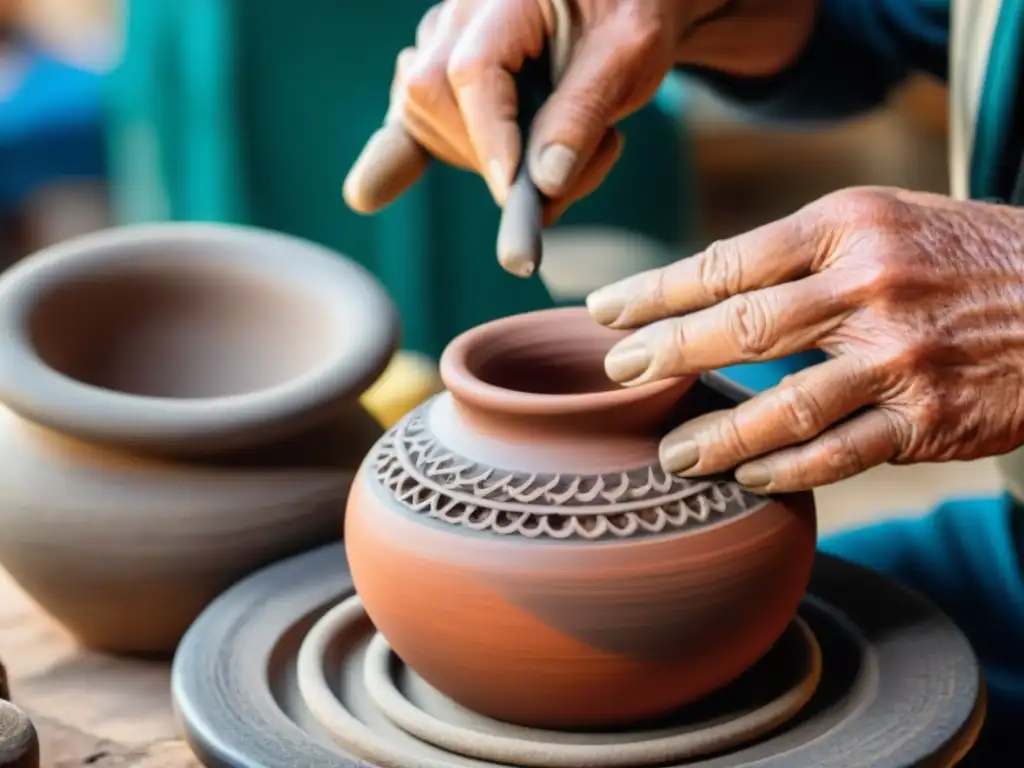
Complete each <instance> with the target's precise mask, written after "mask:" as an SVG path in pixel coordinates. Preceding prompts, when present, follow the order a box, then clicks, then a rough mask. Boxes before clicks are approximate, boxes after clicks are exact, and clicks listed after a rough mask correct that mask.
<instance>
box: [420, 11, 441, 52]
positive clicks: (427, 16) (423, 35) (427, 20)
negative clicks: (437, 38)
mask: <svg viewBox="0 0 1024 768" xmlns="http://www.w3.org/2000/svg"><path fill="white" fill-rule="evenodd" d="M443 9H444V3H438V4H437V5H432V6H430V8H428V9H427V12H426V13H424V14H423V17H422V18H421V19H420V23H419V24H417V25H416V45H419V46H422V45H424V44H426V43H427V42H429V40H430V38H431V37H433V34H434V31H435V30H436V29H437V25H438V22H439V20H440V16H441V12H442V11H443Z"/></svg>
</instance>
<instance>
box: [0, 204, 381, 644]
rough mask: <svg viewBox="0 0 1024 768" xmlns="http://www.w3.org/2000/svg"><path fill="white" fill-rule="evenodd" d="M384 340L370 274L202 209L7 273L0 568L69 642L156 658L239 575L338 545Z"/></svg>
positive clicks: (1, 315) (1, 339)
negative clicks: (207, 217)
mask: <svg viewBox="0 0 1024 768" xmlns="http://www.w3.org/2000/svg"><path fill="white" fill-rule="evenodd" d="M396 336H397V325H396V315H395V312H394V309H393V307H392V304H391V302H390V300H389V299H388V297H387V296H386V294H385V293H384V291H383V290H382V289H381V287H380V286H379V285H378V284H377V282H376V281H375V280H374V279H373V278H372V277H371V276H370V275H369V274H368V273H367V272H365V271H364V270H363V269H362V268H360V267H358V266H356V265H355V264H353V263H351V262H349V261H347V260H345V259H342V258H341V257H339V256H337V255H336V254H334V253H332V252H330V251H328V250H325V249H323V248H320V247H319V246H316V245H313V244H312V243H308V242H304V241H301V240H297V239H294V238H291V237H286V236H283V235H278V234H273V233H269V232H263V231H259V230H253V229H245V228H236V227H230V226H220V225H209V224H167V225H156V226H142V227H127V228H123V229H116V230H112V231H109V232H103V233H98V234H95V235H89V236H86V237H82V238H80V239H77V240H73V241H69V242H67V243H65V244H63V245H59V246H56V247H53V248H50V249H48V250H45V251H43V252H40V253H39V254H38V255H36V256H33V257H31V258H29V259H27V260H26V261H24V262H22V263H21V264H19V265H17V266H16V267H14V268H13V269H11V270H10V271H8V272H7V273H6V274H5V275H4V276H3V277H2V278H0V403H2V406H3V407H0V453H2V455H3V457H4V458H3V461H2V462H0V564H2V565H3V567H5V568H6V569H7V570H8V571H9V572H10V574H11V575H12V576H13V577H14V578H15V579H16V580H17V581H18V582H19V583H20V584H21V586H22V587H23V588H24V589H25V590H26V591H27V592H28V593H29V594H30V595H31V596H32V597H33V598H34V599H35V600H36V601H37V602H38V603H39V604H40V605H41V606H42V607H43V608H44V609H46V610H47V611H48V612H50V613H51V614H52V615H53V616H55V617H56V618H57V619H58V620H59V621H60V622H62V623H63V624H64V626H65V627H67V628H68V629H69V630H70V631H71V632H72V633H73V634H74V635H75V636H76V637H77V638H78V639H79V640H80V641H81V642H82V643H84V644H86V645H88V646H91V647H93V648H97V649H102V650H106V651H122V652H128V651H130V652H155V653H161V652H167V651H170V650H172V649H173V648H174V647H175V645H176V644H177V641H178V639H179V638H180V636H181V635H182V633H183V632H184V630H185V629H186V628H187V627H188V625H189V624H190V623H191V622H192V620H193V619H194V618H195V616H196V615H197V614H198V613H199V612H200V611H201V610H202V608H203V607H205V605H206V604H207V603H208V602H209V601H210V600H211V599H212V598H213V597H215V596H216V595H217V594H219V593H220V592H221V591H222V590H223V589H224V588H226V587H227V586H229V585H230V584H232V583H233V582H234V581H236V580H237V579H239V578H240V577H242V576H245V575H247V574H248V573H249V572H251V571H253V570H256V569H258V568H260V567H262V566H264V565H266V564H268V563H270V562H273V561H275V560H277V559H279V558H282V557H285V556H287V555H290V554H293V553H296V552H300V551H304V550H306V549H308V548H311V547H313V546H318V545H320V544H323V543H326V542H329V541H331V540H332V539H336V538H337V536H338V535H339V533H340V531H339V529H338V520H339V518H340V516H341V515H342V514H343V510H344V505H345V501H346V499H347V496H348V489H349V486H350V484H351V478H352V476H353V475H354V472H355V469H356V467H357V466H358V464H359V461H360V460H361V459H362V457H363V455H364V454H365V452H366V450H367V449H368V448H369V447H370V446H371V445H373V443H374V441H376V440H377V439H378V438H379V437H380V434H381V429H380V427H379V426H378V425H377V424H376V422H374V421H373V419H372V418H371V417H370V416H369V415H368V414H367V413H366V412H365V411H364V410H363V409H362V407H361V406H360V405H359V404H358V401H357V399H358V396H359V394H360V393H361V392H362V391H363V390H364V389H365V388H366V387H367V386H368V385H369V384H370V383H372V382H373V380H374V379H375V378H376V377H377V375H378V374H379V373H380V372H381V371H382V370H383V369H384V367H385V366H386V365H387V363H388V360H389V358H390V357H391V354H392V352H393V349H394V345H395V342H396Z"/></svg>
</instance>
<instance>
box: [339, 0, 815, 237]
mask: <svg viewBox="0 0 1024 768" xmlns="http://www.w3.org/2000/svg"><path fill="white" fill-rule="evenodd" d="M780 2H783V3H784V7H783V8H782V10H780ZM817 2H818V0H569V2H568V5H569V7H570V9H571V11H572V12H573V15H574V27H575V28H574V34H573V38H574V40H575V42H574V45H573V49H572V55H571V58H570V61H569V62H568V67H567V68H566V69H565V71H564V73H563V74H562V77H561V79H560V81H559V83H558V87H557V89H556V90H555V93H554V94H553V96H552V97H551V98H550V99H549V100H548V102H547V104H546V105H545V106H544V107H543V109H542V110H541V111H540V113H539V114H538V115H537V118H536V121H535V122H534V124H533V126H532V128H531V140H530V146H529V147H528V148H527V162H528V168H529V171H530V175H531V176H532V178H533V181H534V183H535V184H536V185H537V187H538V189H540V190H541V191H542V192H543V193H544V194H545V195H546V196H547V197H549V198H550V200H551V203H550V204H549V205H548V209H547V211H546V212H545V215H546V218H547V220H548V222H549V223H550V222H551V221H553V220H554V219H556V218H557V217H558V215H559V214H560V213H561V212H562V211H564V210H565V208H567V207H568V206H569V205H570V204H571V203H572V202H573V201H575V200H578V199H579V198H581V197H583V196H584V195H586V194H589V193H590V192H591V191H593V190H594V189H595V188H596V187H597V186H598V185H599V184H600V183H601V182H602V181H603V180H604V177H605V176H606V175H607V174H608V172H609V170H611V168H612V166H613V164H614V163H615V161H616V159H617V158H618V156H619V154H620V152H621V150H622V138H621V136H620V134H619V133H618V132H617V131H616V130H615V129H614V125H615V124H616V123H617V122H618V121H620V120H622V119H623V118H624V117H626V116H627V115H629V114H630V113H632V112H634V111H636V110H638V109H639V108H640V107H642V106H644V105H645V104H646V103H647V102H648V101H650V99H651V98H652V97H653V96H654V93H655V91H656V90H657V88H658V86H659V85H660V84H661V81H662V80H663V79H664V77H665V75H666V73H667V72H668V71H669V69H670V68H671V67H672V66H673V64H674V63H677V62H678V63H692V64H702V65H705V66H709V67H714V68H718V69H722V70H726V71H729V72H731V73H733V74H740V75H754V76H756V75H764V74H768V73H771V72H774V71H777V70H778V69H779V68H780V67H782V66H784V65H785V64H786V63H787V62H788V61H790V60H791V59H792V58H793V57H794V56H795V55H796V52H797V51H798V50H799V49H800V47H801V46H802V44H803V41H804V40H805V38H806V36H807V34H808V33H809V30H810V26H811V22H812V21H813V12H814V7H815V6H816V4H817ZM556 18H557V14H556V13H555V12H554V9H553V7H552V2H551V0H447V2H442V3H440V4H438V5H436V6H434V7H433V8H431V9H430V10H429V11H428V12H427V14H426V16H425V17H424V18H423V20H422V22H421V23H420V25H419V29H418V30H417V34H416V44H415V47H412V48H407V49H406V50H404V51H402V53H401V54H400V55H399V57H398V62H397V67H396V75H395V80H394V82H393V84H392V91H391V109H390V112H389V116H388V119H387V122H389V123H392V124H394V123H401V125H403V126H404V128H405V131H406V132H407V133H408V135H410V136H411V137H412V138H413V139H415V140H416V141H417V142H419V144H420V145H421V146H422V147H423V148H425V149H426V150H428V151H429V153H430V154H432V155H433V156H435V157H437V158H440V159H441V160H443V161H445V162H448V163H450V164H452V165H455V166H458V167H461V168H467V169H471V170H474V171H476V172H478V173H480V174H481V175H482V176H483V177H484V179H485V180H486V181H487V184H488V186H489V187H490V190H491V193H492V195H493V196H494V198H495V200H496V201H497V202H498V204H499V205H501V204H502V203H503V201H504V199H505V195H506V193H507V191H508V188H509V186H510V184H511V182H512V179H513V178H514V176H515V172H516V168H517V166H518V163H519V158H520V153H521V136H520V132H519V127H518V125H517V122H516V113H517V106H516V87H515V81H514V75H513V73H515V72H517V71H519V69H520V68H521V66H522V64H523V62H524V60H526V59H527V58H536V57H537V56H538V55H540V53H541V52H542V51H543V49H544V47H545V46H546V45H547V43H548V38H549V37H550V36H551V35H552V34H553V32H554V31H555V30H554V26H555V22H556ZM386 133H388V136H387V137H386V138H384V137H383V136H381V135H378V136H376V137H375V140H374V141H371V144H370V145H369V146H368V149H367V150H364V155H363V156H361V157H360V160H359V161H357V163H356V166H355V167H354V169H353V171H352V173H351V174H350V176H349V180H348V181H347V182H346V199H347V200H348V202H349V204H350V205H352V206H353V207H354V208H356V209H357V210H360V211H363V212H371V211H372V210H376V209H379V208H381V207H383V206H385V205H387V204H388V203H390V202H391V201H392V200H393V199H394V198H395V197H397V196H398V195H400V194H401V193H402V192H403V191H405V189H407V188H408V187H409V186H410V185H411V184H412V183H414V182H415V181H416V179H417V178H418V176H419V175H420V174H422V172H423V170H424V169H425V167H426V163H425V162H424V160H423V156H421V155H417V152H416V151H415V149H414V147H412V146H410V144H411V142H409V140H408V139H407V138H403V136H402V135H401V132H399V135H397V136H396V135H395V134H394V132H386ZM375 145H379V146H375ZM385 145H386V146H387V147H388V148H392V149H394V152H392V153H391V154H393V155H395V156H399V157H404V158H405V159H400V160H399V161H398V162H397V163H395V162H391V163H386V162H379V161H378V159H379V157H380V153H379V152H375V153H371V152H370V149H373V150H375V151H376V150H378V149H380V148H381V147H382V146H385ZM420 151H421V152H422V150H420ZM369 154H373V155H374V160H373V161H369V160H368V159H367V157H368V155H369ZM382 175H383V176H387V177H388V178H381V176H382Z"/></svg>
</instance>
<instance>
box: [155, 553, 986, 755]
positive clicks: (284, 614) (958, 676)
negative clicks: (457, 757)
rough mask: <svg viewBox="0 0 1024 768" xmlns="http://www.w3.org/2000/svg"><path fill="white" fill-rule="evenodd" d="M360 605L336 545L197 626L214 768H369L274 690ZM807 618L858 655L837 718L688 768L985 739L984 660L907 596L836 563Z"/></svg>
mask: <svg viewBox="0 0 1024 768" xmlns="http://www.w3.org/2000/svg"><path fill="white" fill-rule="evenodd" d="M353 594H354V589H353V586H352V580H351V575H350V573H349V569H348V565H347V562H346V558H345V553H344V548H343V546H342V545H341V544H334V545H330V546H327V547H323V548H321V549H318V550H315V551H313V552H310V553H307V554H305V555H300V556H298V557H294V558H291V559H289V560H286V561H283V562H281V563H279V564H277V565H274V566H271V567H270V568H268V569H266V570H264V571H262V572H260V573H257V574H255V575H253V576H250V577H249V578H247V579H245V580H243V581H241V582H239V583H238V584H237V585H235V586H234V587H232V588H231V589H229V590H228V591H227V592H225V593H224V594H223V595H222V596H221V597H219V598H218V599H217V600H216V601H214V603H213V604H211V606H210V607H209V608H207V610H206V611H205V612H204V613H203V614H202V615H201V616H200V617H199V619H198V620H197V621H196V623H195V624H194V625H193V626H192V628H191V629H190V630H189V631H188V633H187V634H186V635H185V637H184V639H183V640H182V643H181V645H180V646H179V648H178V652H177V654H176V656H175V660H174V668H173V674H172V691H173V698H174V703H175V707H176V709H177V711H178V714H179V718H180V720H181V722H182V724H183V726H184V729H185V731H186V734H187V737H188V739H189V742H190V743H191V744H192V746H193V748H194V749H195V750H196V752H197V754H198V755H199V756H200V757H201V759H202V760H203V761H204V763H205V764H206V765H208V766H215V767H220V766H223V767H225V768H257V767H258V766H267V767H269V766H291V765H302V766H305V767H307V768H365V766H366V765H368V764H367V763H366V762H364V761H362V760H359V759H357V758H355V757H353V756H348V755H345V754H342V753H340V752H338V751H336V750H333V749H331V748H330V747H328V746H326V745H324V744H323V743H322V742H321V741H319V740H317V739H314V738H311V737H310V736H308V735H307V734H306V733H305V732H304V731H303V730H302V729H301V728H299V726H298V725H296V724H295V723H294V722H293V721H292V720H290V719H289V718H288V716H287V715H286V714H285V713H284V712H283V711H282V710H281V708H280V706H279V705H278V703H277V700H276V699H275V693H274V691H275V690H279V688H280V686H281V685H284V684H288V683H287V681H284V680H277V679H274V680H271V679H269V678H270V676H269V671H270V670H271V669H272V668H273V664H274V663H276V664H278V665H279V664H280V659H279V658H278V656H277V651H278V647H279V645H280V641H281V639H282V638H283V637H284V636H285V635H286V634H288V633H289V632H294V631H296V628H297V627H298V626H300V625H301V624H302V623H303V622H304V621H306V620H308V619H309V618H310V617H318V616H319V615H321V614H322V613H324V612H325V611H327V610H329V609H330V608H332V607H334V606H335V605H337V604H338V603H339V602H341V601H343V600H345V599H346V598H348V597H350V596H351V595H353ZM805 612H806V616H808V617H810V616H815V617H819V618H821V619H822V620H824V621H826V622H827V623H828V624H829V625H830V626H831V627H833V628H834V629H836V630H838V631H840V632H841V634H842V635H843V636H844V637H845V638H846V639H847V640H848V641H849V642H850V643H852V644H853V645H854V646H855V647H858V648H859V654H860V659H861V671H860V673H859V675H858V677H857V679H856V681H855V683H854V685H853V686H852V688H851V689H850V690H849V691H848V692H847V693H846V694H845V695H844V697H843V699H842V701H841V704H840V705H838V706H836V707H832V708H830V709H828V710H826V711H824V712H822V713H820V714H818V715H815V716H814V717H812V718H809V719H806V720H803V721H802V722H797V723H796V724H795V725H793V726H792V727H791V728H788V729H783V730H781V731H779V732H778V733H777V734H775V735H772V736H769V737H767V738H765V739H763V740H762V741H760V742H759V743H757V744H753V745H750V746H748V747H745V748H741V749H739V750H737V751H735V752H732V753H729V754H726V755H721V756H718V757H712V758H708V759H697V760H693V761H687V762H686V763H685V766H687V768H738V767H739V766H746V767H747V768H754V767H756V768H799V767H800V766H815V767H816V768H849V766H850V756H851V755H856V756H857V760H858V764H860V765H865V766H866V765H870V766H872V768H905V767H907V766H912V765H917V764H919V763H921V762H922V761H923V760H936V759H939V760H941V762H937V763H936V764H937V765H942V766H945V765H955V764H956V759H958V757H959V756H962V754H963V752H964V751H965V750H966V749H967V748H968V747H969V745H970V743H971V742H972V741H973V739H974V738H975V737H976V731H977V727H978V721H979V719H980V713H981V708H982V706H983V697H984V696H983V689H982V683H981V676H980V668H979V665H978V663H977V659H976V658H975V656H974V653H973V651H972V650H971V647H970V645H969V644H968V642H967V640H966V639H965V638H964V636H963V635H962V634H961V632H960V631H959V629H957V627H956V626H955V625H954V624H953V622H952V621H951V620H950V619H949V618H948V617H946V616H945V615H944V614H943V613H941V612H940V611H939V610H938V609H936V608H935V607H934V606H932V605H931V604H930V603H929V602H927V601H926V600H924V599H923V598H921V597H919V596H918V595H917V594H915V593H913V592H911V591H910V590H907V589H905V588H903V587H901V586H899V585H896V584H894V583H892V582H890V581H888V580H887V579H884V578H883V577H881V576H878V575H876V574H874V573H871V572H869V571H866V570H864V569H862V568H859V567H857V566H854V565H851V564H849V563H846V562H844V561H841V560H838V559H836V558H833V557H829V556H826V555H819V556H818V560H817V563H816V565H815V571H814V576H813V578H812V583H811V589H810V594H809V596H808V597H807V598H806V599H805V601H804V608H803V609H802V611H801V613H802V614H804V613H805ZM825 663H826V667H827V666H828V663H829V661H828V657H827V656H826V659H825ZM291 684H292V685H294V682H292V683H291ZM823 684H824V681H823ZM940 756H941V757H940ZM462 759H463V760H465V758H462ZM453 764H455V763H454V762H453ZM403 768H409V767H408V766H403ZM668 768H671V767H668Z"/></svg>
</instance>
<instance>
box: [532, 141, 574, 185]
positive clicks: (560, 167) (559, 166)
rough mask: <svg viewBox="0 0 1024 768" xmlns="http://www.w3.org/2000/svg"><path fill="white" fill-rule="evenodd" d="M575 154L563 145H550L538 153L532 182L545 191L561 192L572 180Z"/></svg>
mask: <svg viewBox="0 0 1024 768" xmlns="http://www.w3.org/2000/svg"><path fill="white" fill-rule="evenodd" d="M575 167H576V153H575V152H573V151H572V150H571V149H569V148H568V147H567V146H565V145H564V144H552V145H551V146H549V147H545V148H544V150H543V151H542V152H541V153H540V158H539V160H538V162H537V178H535V179H534V181H535V182H536V183H537V184H538V185H539V186H541V187H544V188H545V189H547V190H550V191H552V192H553V191H555V190H561V189H562V188H563V187H564V186H565V185H566V184H568V183H569V179H571V178H572V173H573V169H574V168H575Z"/></svg>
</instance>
